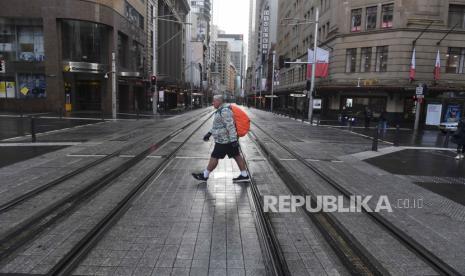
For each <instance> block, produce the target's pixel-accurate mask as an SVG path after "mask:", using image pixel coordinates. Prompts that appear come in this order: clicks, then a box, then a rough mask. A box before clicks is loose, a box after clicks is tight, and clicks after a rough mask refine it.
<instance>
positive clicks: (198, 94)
mask: <svg viewBox="0 0 465 276" xmlns="http://www.w3.org/2000/svg"><path fill="white" fill-rule="evenodd" d="M190 5H191V11H190V13H189V15H188V20H187V21H188V22H189V23H190V24H191V25H189V26H188V28H187V33H186V34H187V41H186V43H187V47H186V59H187V64H186V81H187V83H189V86H190V89H191V90H194V91H195V93H193V95H194V96H195V102H196V103H197V104H200V103H201V102H202V98H203V101H206V99H207V95H206V92H207V91H208V75H209V74H208V71H209V70H210V59H209V57H210V56H209V46H210V19H211V3H210V0H202V1H191V2H190Z"/></svg>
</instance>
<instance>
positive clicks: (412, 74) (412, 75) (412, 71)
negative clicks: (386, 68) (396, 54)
mask: <svg viewBox="0 0 465 276" xmlns="http://www.w3.org/2000/svg"><path fill="white" fill-rule="evenodd" d="M415 53H416V50H415V48H413V53H412V61H411V62H410V81H414V80H415V73H416V71H415V69H416V68H415V67H416V60H415Z"/></svg>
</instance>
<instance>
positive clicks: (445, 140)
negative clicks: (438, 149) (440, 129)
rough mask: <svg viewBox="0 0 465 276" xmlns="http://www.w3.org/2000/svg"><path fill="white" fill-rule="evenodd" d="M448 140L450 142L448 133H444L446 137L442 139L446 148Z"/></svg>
mask: <svg viewBox="0 0 465 276" xmlns="http://www.w3.org/2000/svg"><path fill="white" fill-rule="evenodd" d="M449 140H450V131H447V132H446V137H445V138H444V147H445V148H448V147H449Z"/></svg>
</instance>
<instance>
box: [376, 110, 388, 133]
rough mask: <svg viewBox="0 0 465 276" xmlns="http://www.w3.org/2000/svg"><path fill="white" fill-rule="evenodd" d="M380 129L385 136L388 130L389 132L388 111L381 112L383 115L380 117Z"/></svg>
mask: <svg viewBox="0 0 465 276" xmlns="http://www.w3.org/2000/svg"><path fill="white" fill-rule="evenodd" d="M378 127H379V131H380V132H382V133H383V135H384V134H386V130H387V115H386V111H383V112H381V115H379V121H378Z"/></svg>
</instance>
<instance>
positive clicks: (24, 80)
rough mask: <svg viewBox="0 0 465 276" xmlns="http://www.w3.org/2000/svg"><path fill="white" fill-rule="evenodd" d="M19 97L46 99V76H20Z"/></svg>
mask: <svg viewBox="0 0 465 276" xmlns="http://www.w3.org/2000/svg"><path fill="white" fill-rule="evenodd" d="M18 82H19V87H18V97H17V98H20V99H29V98H36V99H37V98H46V97H47V93H46V90H45V88H46V85H45V75H41V74H18Z"/></svg>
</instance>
